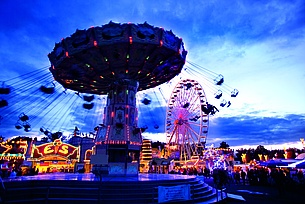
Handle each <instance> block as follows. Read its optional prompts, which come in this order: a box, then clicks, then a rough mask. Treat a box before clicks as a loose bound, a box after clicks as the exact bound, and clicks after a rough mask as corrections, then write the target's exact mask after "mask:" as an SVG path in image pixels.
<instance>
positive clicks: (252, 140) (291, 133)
mask: <svg viewBox="0 0 305 204" xmlns="http://www.w3.org/2000/svg"><path fill="white" fill-rule="evenodd" d="M304 124H305V115H297V114H291V115H286V116H285V117H256V116H237V117H218V118H216V119H214V120H213V121H212V122H210V127H209V136H208V138H209V139H208V140H212V141H213V140H214V139H213V138H223V140H224V141H225V142H227V143H228V144H229V145H230V144H231V145H234V146H239V145H242V144H244V143H245V142H246V143H247V144H248V145H259V144H260V143H261V142H262V141H263V142H265V144H283V143H285V142H286V141H299V140H300V138H301V137H304V130H305V125H304ZM236 139H238V140H236ZM208 143H209V142H208Z"/></svg>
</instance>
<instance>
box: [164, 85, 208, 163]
mask: <svg viewBox="0 0 305 204" xmlns="http://www.w3.org/2000/svg"><path fill="white" fill-rule="evenodd" d="M206 101H207V99H206V96H205V93H204V90H203V89H202V87H201V85H200V84H199V83H198V82H197V81H195V80H190V79H186V80H182V81H180V82H179V83H178V84H177V85H176V87H175V88H174V90H173V91H172V94H171V97H170V99H169V101H168V107H167V111H166V124H165V126H166V136H167V149H168V150H167V151H168V153H169V156H170V157H175V155H177V153H179V159H180V161H187V160H190V159H191V158H192V157H193V156H199V155H200V154H201V152H202V150H203V149H204V147H205V143H206V139H207V133H208V123H209V115H208V114H206V113H204V112H203V111H202V108H201V107H202V106H205V105H206ZM176 159H177V156H176Z"/></svg>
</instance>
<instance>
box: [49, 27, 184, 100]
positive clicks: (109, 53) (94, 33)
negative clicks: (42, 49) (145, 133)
mask: <svg viewBox="0 0 305 204" xmlns="http://www.w3.org/2000/svg"><path fill="white" fill-rule="evenodd" d="M186 54H187V52H186V51H185V50H184V46H183V42H182V39H181V38H178V37H177V36H175V35H174V34H173V33H172V31H166V30H164V29H162V28H157V27H153V26H151V25H149V24H148V23H146V22H145V23H143V24H132V23H127V24H119V23H113V22H110V23H109V24H106V25H103V26H102V27H91V28H89V29H88V30H76V32H75V33H74V34H72V35H71V36H70V37H67V38H64V39H62V41H61V42H59V43H56V44H55V47H54V49H53V51H52V52H51V53H50V54H49V55H48V57H49V59H50V61H51V67H50V71H51V72H52V74H53V76H54V78H55V80H56V81H58V82H59V83H60V84H61V85H62V86H63V87H65V88H68V89H72V90H75V91H78V92H81V93H91V94H106V93H107V92H108V90H109V85H110V84H112V83H115V82H117V81H120V80H123V79H124V80H125V79H130V80H136V81H138V82H139V89H138V90H139V91H141V90H145V89H149V88H152V87H155V86H158V85H160V84H162V83H164V82H167V81H169V80H171V79H172V78H173V77H175V76H176V75H178V74H179V73H180V72H181V70H182V67H183V65H184V63H185V60H186Z"/></svg>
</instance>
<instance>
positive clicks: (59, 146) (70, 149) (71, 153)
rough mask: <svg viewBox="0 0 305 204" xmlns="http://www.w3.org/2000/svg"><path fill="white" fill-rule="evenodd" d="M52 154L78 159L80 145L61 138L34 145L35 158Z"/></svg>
mask: <svg viewBox="0 0 305 204" xmlns="http://www.w3.org/2000/svg"><path fill="white" fill-rule="evenodd" d="M50 155H54V156H62V157H66V158H69V159H77V155H78V147H75V146H73V145H70V144H67V143H63V142H62V141H61V140H60V139H56V140H54V142H50V143H46V144H42V145H38V146H35V145H33V155H32V157H33V158H40V157H45V156H50Z"/></svg>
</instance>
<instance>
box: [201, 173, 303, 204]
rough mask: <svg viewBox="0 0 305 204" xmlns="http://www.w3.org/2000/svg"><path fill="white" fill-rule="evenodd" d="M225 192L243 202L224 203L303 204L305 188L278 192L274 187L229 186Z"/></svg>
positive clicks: (286, 189)
mask: <svg viewBox="0 0 305 204" xmlns="http://www.w3.org/2000/svg"><path fill="white" fill-rule="evenodd" d="M205 182H206V183H208V184H209V185H211V186H213V184H214V183H213V179H205ZM226 192H227V193H228V194H229V195H230V194H233V195H239V196H242V197H243V198H244V199H245V201H238V200H232V199H228V200H226V201H225V202H224V203H230V204H233V203H249V204H273V203H276V204H282V203H285V204H298V203H300V204H301V203H302V204H304V203H305V188H303V189H297V188H296V189H294V188H292V187H287V186H285V187H284V189H283V191H281V192H280V191H279V190H278V189H277V188H276V187H275V186H250V185H243V184H230V186H228V187H227V190H226Z"/></svg>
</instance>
